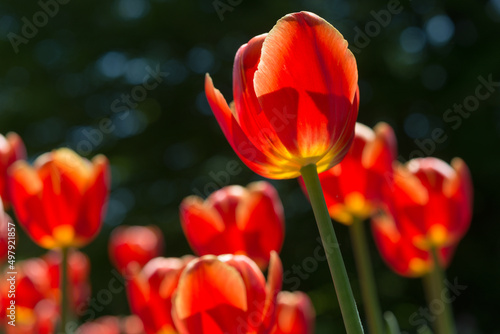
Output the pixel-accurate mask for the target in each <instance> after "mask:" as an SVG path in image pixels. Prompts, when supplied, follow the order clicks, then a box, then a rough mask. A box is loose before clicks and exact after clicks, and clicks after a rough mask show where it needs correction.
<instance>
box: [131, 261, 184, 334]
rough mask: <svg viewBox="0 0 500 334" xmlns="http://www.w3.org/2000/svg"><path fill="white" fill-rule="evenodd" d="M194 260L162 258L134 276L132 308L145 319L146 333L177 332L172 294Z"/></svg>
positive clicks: (149, 263) (151, 262) (132, 281)
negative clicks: (183, 272) (182, 274)
mask: <svg viewBox="0 0 500 334" xmlns="http://www.w3.org/2000/svg"><path fill="white" fill-rule="evenodd" d="M192 259H193V257H191V256H186V257H184V258H180V259H177V258H162V257H158V258H155V259H153V260H151V261H149V262H148V263H147V264H146V265H145V266H144V268H142V270H141V271H140V272H135V273H134V274H133V276H132V279H131V280H130V281H129V284H128V285H127V295H128V299H129V304H130V309H131V310H132V312H133V313H134V314H136V315H137V316H139V318H141V320H142V322H143V323H144V329H145V331H146V333H148V334H158V333H165V334H167V333H171V332H174V333H175V326H174V322H173V320H172V315H171V310H172V295H173V293H174V291H175V289H176V288H177V283H178V281H179V276H180V275H181V272H182V270H183V269H184V267H185V266H186V265H187V263H188V262H189V261H190V260H192ZM162 331H163V332H162Z"/></svg>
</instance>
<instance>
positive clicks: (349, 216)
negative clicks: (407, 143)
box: [300, 123, 397, 225]
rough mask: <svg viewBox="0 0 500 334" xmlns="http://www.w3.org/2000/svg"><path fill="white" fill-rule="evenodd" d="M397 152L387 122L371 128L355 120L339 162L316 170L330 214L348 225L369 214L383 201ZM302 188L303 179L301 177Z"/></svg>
mask: <svg viewBox="0 0 500 334" xmlns="http://www.w3.org/2000/svg"><path fill="white" fill-rule="evenodd" d="M396 155H397V148H396V137H395V135H394V131H393V130H392V128H391V127H390V126H389V125H388V124H386V123H379V124H377V125H376V126H375V128H374V131H373V130H371V129H370V128H369V127H367V126H365V125H363V124H361V123H356V129H355V135H354V140H353V143H352V146H351V148H350V149H349V152H348V153H347V155H346V156H345V157H344V160H342V162H341V163H339V164H338V165H336V166H334V167H333V168H330V169H329V170H327V171H326V172H324V173H321V174H319V179H320V182H321V186H322V188H323V193H324V195H325V200H326V204H327V206H328V211H329V212H330V216H331V217H332V218H333V219H334V220H336V221H338V222H340V223H344V224H347V225H350V224H352V223H353V221H354V220H355V219H357V220H365V219H367V218H369V217H370V216H371V215H372V214H373V213H374V212H375V210H376V209H377V208H378V207H379V206H380V204H381V203H382V201H383V192H384V191H387V190H388V189H387V188H388V185H389V182H390V180H391V179H392V164H393V162H394V159H395V158H396ZM300 183H301V186H302V189H303V190H304V191H305V186H304V181H303V179H302V178H300Z"/></svg>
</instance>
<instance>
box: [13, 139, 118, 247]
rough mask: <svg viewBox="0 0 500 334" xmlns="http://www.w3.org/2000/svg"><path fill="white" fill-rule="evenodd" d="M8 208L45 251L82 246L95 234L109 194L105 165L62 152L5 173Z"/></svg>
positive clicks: (104, 161) (103, 159) (100, 159)
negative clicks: (9, 200) (7, 179)
mask: <svg viewBox="0 0 500 334" xmlns="http://www.w3.org/2000/svg"><path fill="white" fill-rule="evenodd" d="M9 187H10V195H11V200H12V205H13V207H14V211H15V213H16V216H17V218H18V220H19V223H20V225H21V226H22V227H23V228H24V229H25V231H26V232H27V234H28V235H29V236H30V237H31V239H33V241H35V242H36V243H37V244H38V245H40V246H42V247H44V248H48V249H51V248H56V247H70V246H73V247H83V246H85V245H86V244H88V243H89V242H90V241H91V240H92V239H93V238H94V237H95V236H96V235H97V233H98V232H99V230H100V228H101V225H102V219H103V214H104V210H105V207H106V203H107V198H108V192H109V163H108V160H107V159H106V157H104V156H102V155H98V156H96V157H95V158H94V159H93V160H92V162H90V161H88V160H87V159H84V158H82V157H80V156H79V155H77V154H76V153H75V152H73V151H72V150H70V149H67V148H61V149H57V150H55V151H52V152H49V153H45V154H43V155H41V156H40V157H38V159H36V161H35V163H34V167H31V166H29V165H28V164H27V163H26V162H24V161H19V162H16V163H15V164H14V165H12V166H11V168H10V169H9Z"/></svg>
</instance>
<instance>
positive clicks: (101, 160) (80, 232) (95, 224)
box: [75, 155, 110, 243]
mask: <svg viewBox="0 0 500 334" xmlns="http://www.w3.org/2000/svg"><path fill="white" fill-rule="evenodd" d="M109 187H110V171H109V161H108V159H107V158H106V157H105V156H103V155H97V156H95V157H94V159H92V177H90V178H89V181H88V188H87V189H86V191H85V193H84V194H83V198H82V204H81V208H80V211H79V217H78V218H79V219H78V221H77V222H76V225H75V231H76V234H77V236H78V237H79V238H80V239H81V240H82V242H83V243H88V242H90V240H91V239H93V238H94V237H95V236H96V235H97V234H98V232H99V230H100V229H101V226H102V221H103V219H104V215H105V212H106V205H107V200H108V196H109Z"/></svg>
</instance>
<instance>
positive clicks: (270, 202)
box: [180, 181, 285, 269]
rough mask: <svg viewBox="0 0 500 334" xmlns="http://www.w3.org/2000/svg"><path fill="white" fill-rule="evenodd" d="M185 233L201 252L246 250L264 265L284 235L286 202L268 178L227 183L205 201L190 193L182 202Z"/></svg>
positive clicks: (258, 262) (192, 246) (245, 253)
mask: <svg viewBox="0 0 500 334" xmlns="http://www.w3.org/2000/svg"><path fill="white" fill-rule="evenodd" d="M180 217H181V223H182V227H183V229H184V233H185V234H186V237H187V239H188V241H189V243H190V245H191V248H192V249H193V250H194V251H195V253H196V254H198V255H200V256H201V255H208V254H213V255H222V254H243V255H247V256H248V257H250V258H251V259H252V260H253V261H255V262H256V263H257V265H259V267H261V268H262V269H264V268H265V267H266V266H267V264H268V263H269V257H270V252H271V251H276V252H279V251H280V249H281V246H282V244H283V238H284V229H285V226H284V213H283V205H282V204H281V201H280V199H279V197H278V193H277V192H276V189H274V187H273V186H272V185H271V184H269V183H267V182H264V181H261V182H254V183H251V184H249V185H248V187H247V188H243V187H241V186H227V187H224V188H222V189H220V190H218V191H216V192H214V193H212V194H211V195H210V196H209V197H208V198H207V199H206V200H205V201H203V200H202V199H201V198H199V197H197V196H189V197H187V198H186V199H184V201H182V203H181V205H180Z"/></svg>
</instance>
